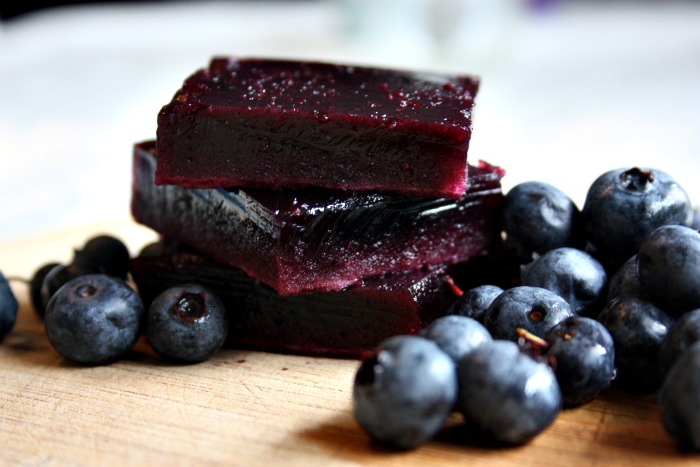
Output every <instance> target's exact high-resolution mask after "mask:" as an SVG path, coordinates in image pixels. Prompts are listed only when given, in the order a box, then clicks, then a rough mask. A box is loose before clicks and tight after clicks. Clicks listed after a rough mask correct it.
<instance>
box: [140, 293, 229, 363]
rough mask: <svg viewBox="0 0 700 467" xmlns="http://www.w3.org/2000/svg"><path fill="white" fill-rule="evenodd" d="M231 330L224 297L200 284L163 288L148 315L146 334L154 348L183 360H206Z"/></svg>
mask: <svg viewBox="0 0 700 467" xmlns="http://www.w3.org/2000/svg"><path fill="white" fill-rule="evenodd" d="M228 329H229V321H228V314H227V312H226V308H225V307H224V304H223V302H222V301H221V299H220V298H219V297H218V296H217V295H216V294H215V293H214V292H212V291H211V290H209V289H208V288H206V287H203V286H201V285H197V284H184V285H179V286H175V287H171V288H169V289H167V290H165V291H163V292H162V293H161V294H160V295H158V296H157V297H156V298H155V299H154V300H153V302H152V303H151V305H150V307H149V308H148V314H147V317H146V336H147V338H148V342H149V343H150V344H151V346H152V347H153V350H155V351H156V353H158V354H159V355H161V356H162V357H165V358H169V359H173V360H178V361H182V362H202V361H204V360H207V359H208V358H210V357H211V356H213V355H214V354H215V353H216V352H218V351H219V349H220V348H221V346H222V345H223V344H224V342H225V341H226V337H227V336H228Z"/></svg>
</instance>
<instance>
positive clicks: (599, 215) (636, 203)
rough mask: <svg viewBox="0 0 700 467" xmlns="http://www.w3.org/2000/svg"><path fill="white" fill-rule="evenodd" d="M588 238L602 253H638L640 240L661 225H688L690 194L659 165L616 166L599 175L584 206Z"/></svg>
mask: <svg viewBox="0 0 700 467" xmlns="http://www.w3.org/2000/svg"><path fill="white" fill-rule="evenodd" d="M582 214H583V220H584V224H585V229H586V233H587V235H588V239H589V240H590V242H591V243H592V244H593V245H594V247H595V248H596V249H597V250H598V251H599V252H600V254H601V255H605V256H608V257H615V258H620V259H621V261H620V264H622V262H623V261H625V260H627V258H629V257H630V256H632V255H634V254H635V253H637V250H638V249H639V246H640V245H641V243H642V240H644V238H645V237H646V236H647V235H648V234H649V233H651V232H652V231H653V230H654V229H656V228H657V227H661V226H662V225H669V224H680V225H689V224H690V222H691V219H692V212H691V204H690V199H689V198H688V195H687V193H686V192H685V191H684V190H683V188H681V186H680V185H679V184H678V183H677V182H676V181H675V180H674V179H673V178H672V177H671V176H669V175H668V174H666V173H665V172H662V171H660V170H656V169H648V168H638V167H634V168H631V169H625V168H621V169H616V170H611V171H609V172H606V173H604V174H602V175H601V176H600V177H598V178H597V179H596V180H595V181H594V182H593V184H592V185H591V186H590V188H589V190H588V194H587V196H586V200H585V202H584V205H583V209H582Z"/></svg>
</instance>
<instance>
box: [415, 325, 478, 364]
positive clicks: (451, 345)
mask: <svg viewBox="0 0 700 467" xmlns="http://www.w3.org/2000/svg"><path fill="white" fill-rule="evenodd" d="M420 335H421V336H423V337H425V338H426V339H430V340H431V341H433V342H435V343H436V344H437V345H438V347H440V348H441V349H442V350H443V351H444V352H445V353H447V355H449V356H450V358H452V360H453V361H454V362H455V363H457V362H458V361H459V360H460V359H461V358H462V357H464V356H465V355H466V354H468V353H469V352H471V351H472V350H474V349H475V348H476V347H477V346H479V345H481V344H483V343H484V342H488V341H490V340H491V334H489V332H488V331H487V330H486V328H485V327H484V326H483V325H482V324H481V323H479V322H478V321H476V320H475V319H473V318H469V317H467V316H459V315H447V316H443V317H441V318H438V319H436V320H435V321H433V322H432V323H430V324H429V325H428V327H426V328H425V329H423V330H422V331H421V332H420Z"/></svg>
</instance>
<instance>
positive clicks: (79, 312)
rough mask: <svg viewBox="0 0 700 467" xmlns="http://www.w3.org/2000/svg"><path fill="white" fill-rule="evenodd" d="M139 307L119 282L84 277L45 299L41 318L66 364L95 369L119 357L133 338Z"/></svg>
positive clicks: (130, 291)
mask: <svg viewBox="0 0 700 467" xmlns="http://www.w3.org/2000/svg"><path fill="white" fill-rule="evenodd" d="M142 315H143V303H142V302H141V299H140V298H139V296H138V295H137V294H136V292H135V291H134V290H133V289H132V288H131V287H129V286H128V285H127V283H126V282H124V281H123V280H121V279H118V278H116V277H111V276H107V275H104V274H86V275H81V276H78V277H76V278H74V279H71V280H70V281H68V282H67V283H66V284H64V285H63V286H62V287H61V288H60V289H58V291H56V293H55V294H54V296H53V297H52V298H51V300H50V301H49V304H48V306H47V307H46V314H45V316H44V321H45V327H46V335H47V337H48V339H49V342H50V343H51V345H52V346H53V348H54V349H55V350H56V352H58V353H59V354H61V355H62V356H63V357H65V358H66V359H68V360H71V361H73V362H76V363H81V364H84V365H100V364H105V363H109V362H112V361H115V360H117V359H119V358H120V357H121V356H123V355H124V354H125V353H126V352H127V351H129V350H130V349H131V348H132V347H133V345H134V343H135V342H136V339H137V338H138V336H139V323H140V320H141V316H142Z"/></svg>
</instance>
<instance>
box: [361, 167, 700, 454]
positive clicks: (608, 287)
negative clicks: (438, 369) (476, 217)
mask: <svg viewBox="0 0 700 467" xmlns="http://www.w3.org/2000/svg"><path fill="white" fill-rule="evenodd" d="M697 212H698V210H697V209H695V210H693V208H692V205H691V202H690V200H689V198H688V196H687V194H686V192H685V191H684V190H683V189H682V188H681V187H680V185H679V184H678V183H677V182H676V181H675V180H674V179H673V178H672V177H670V176H669V175H668V174H666V173H664V172H662V171H660V170H656V169H649V168H638V167H634V168H630V169H625V168H623V169H617V170H612V171H609V172H606V173H604V174H603V175H601V176H600V177H598V179H596V180H595V181H594V182H593V183H592V185H591V186H590V188H589V191H588V194H587V197H586V199H585V202H584V205H583V208H582V209H579V208H578V207H577V206H576V205H575V203H574V202H573V201H572V200H571V199H570V198H569V197H568V196H566V195H565V194H564V193H563V192H562V191H560V190H559V189H557V188H556V187H554V186H552V185H549V184H545V183H540V182H526V183H522V184H520V185H517V186H515V187H514V188H512V189H511V190H510V191H509V192H508V193H507V195H506V197H505V202H504V206H503V211H502V219H503V222H502V232H501V237H502V239H503V242H502V250H501V251H500V252H496V253H493V254H492V258H491V261H493V262H494V263H495V264H496V265H497V267H498V269H499V270H500V271H501V272H502V274H501V275H497V276H493V275H485V276H484V277H488V279H487V280H488V283H480V284H477V285H476V286H474V285H473V276H474V270H473V269H472V270H470V273H471V275H472V277H470V278H464V279H463V280H462V281H461V282H460V277H458V276H457V275H455V276H454V277H453V280H454V282H455V283H457V284H460V283H464V284H468V285H469V287H467V288H466V290H465V292H464V293H463V294H461V296H459V298H458V299H457V300H456V302H455V303H454V305H453V306H452V307H451V308H450V309H449V311H448V313H450V314H451V316H447V317H446V318H442V319H439V320H438V321H436V322H434V323H433V324H432V325H430V326H429V327H428V328H426V329H425V330H424V331H422V332H421V333H420V335H419V336H414V337H413V338H411V339H408V338H404V339H401V340H395V341H393V344H392V345H391V346H386V345H385V343H382V344H380V345H379V346H378V348H377V349H376V351H375V353H374V355H373V357H372V358H369V359H367V360H365V361H363V362H362V364H361V365H360V369H359V370H358V374H357V378H356V379H355V382H354V391H353V394H354V401H355V404H354V413H355V417H356V419H357V421H358V423H359V424H360V426H361V427H362V428H364V429H365V430H366V431H367V433H368V434H370V435H371V436H372V437H374V438H377V439H380V440H383V441H385V442H387V443H389V444H393V445H395V446H398V447H400V448H404V449H405V448H413V447H416V446H418V445H419V444H420V443H421V442H424V441H425V440H427V439H429V438H430V437H431V436H433V435H434V434H435V433H437V431H439V430H440V429H441V426H442V425H440V424H439V423H437V422H436V419H435V417H437V418H439V419H440V420H441V421H442V423H444V422H445V420H447V418H448V417H449V416H450V414H451V413H453V412H455V411H457V412H461V413H462V414H463V417H464V419H465V421H466V423H467V425H468V426H471V427H473V428H474V429H476V430H477V431H478V432H480V433H486V434H487V435H488V436H489V437H491V438H493V439H495V440H497V441H499V442H501V443H506V444H521V443H524V442H527V441H528V440H530V439H531V438H532V437H533V436H535V435H537V434H538V433H539V432H541V431H542V430H544V429H545V428H546V427H547V426H549V424H551V423H552V421H553V420H554V418H555V417H556V415H557V413H558V412H559V410H561V409H562V408H573V407H576V406H580V405H582V404H586V403H588V402H590V401H592V400H593V399H594V398H596V397H597V396H598V394H600V392H601V391H603V390H604V389H606V388H607V387H608V386H610V385H613V384H614V385H616V386H618V387H619V388H621V390H633V391H637V392H647V393H648V392H654V391H658V392H659V406H660V412H661V415H662V420H663V424H664V426H665V428H666V429H667V431H668V432H669V433H670V434H671V435H672V436H673V437H674V438H675V439H676V440H677V441H678V442H679V443H680V444H683V445H686V446H691V447H693V448H694V449H700V376H698V375H700V233H699V232H698V230H697V229H698V227H700V226H698V225H697V223H698V215H697ZM494 258H495V259H494ZM456 274H458V273H456ZM470 281H471V282H470ZM477 325H478V326H481V328H480V329H481V332H476V331H474V328H475V327H476V326H477ZM423 341H428V342H432V343H434V344H436V345H434V346H430V345H427V344H426V343H425V342H423ZM414 346H415V347H414ZM403 347H408V348H418V347H420V348H424V349H425V350H424V351H423V352H421V353H417V354H416V353H410V352H408V351H406V350H405V349H403ZM409 354H410V355H412V356H411V359H414V360H413V361H411V360H410V359H407V357H406V355H409ZM445 356H448V357H450V358H451V360H452V361H453V364H454V365H453V369H452V371H451V372H450V371H448V370H443V371H444V372H447V373H451V375H452V377H451V378H448V377H447V376H445V375H444V374H443V375H441V381H442V383H440V384H441V385H442V386H441V387H443V389H444V388H446V387H450V388H452V387H455V385H456V388H457V390H456V396H453V395H452V392H453V391H452V390H451V389H450V390H445V391H444V398H443V399H441V400H440V403H439V404H437V403H435V402H428V401H427V400H426V401H423V402H425V403H426V404H429V405H428V406H421V405H420V404H418V403H415V400H417V398H416V397H414V396H416V395H415V394H413V391H414V390H416V388H418V387H422V388H426V387H429V386H430V385H431V384H434V383H435V382H434V381H427V378H429V377H430V375H429V374H418V373H410V374H406V372H409V371H411V368H413V367H416V366H417V365H418V364H417V362H416V360H415V359H419V360H420V361H421V362H423V363H425V362H426V361H430V360H431V359H444V357H445ZM397 368H401V372H402V374H401V382H400V384H397V380H395V379H394V378H395V376H396V374H395V371H396V369H397ZM448 380H449V381H448ZM435 384H437V383H435ZM389 388H391V389H389ZM438 393H439V391H436V392H434V393H433V394H438ZM405 397H408V399H402V398H405ZM397 401H400V402H397ZM394 403H398V405H399V406H400V407H401V409H400V410H398V409H397V410H389V411H387V410H386V407H388V406H391V404H394ZM386 404H389V405H386ZM438 405H439V406H440V410H437V409H435V407H437V406H438ZM374 411H378V412H380V413H381V414H382V417H381V418H382V420H383V421H387V420H389V421H388V422H387V425H388V426H390V427H391V428H387V425H382V427H381V430H380V428H379V427H378V426H377V424H378V423H379V421H378V420H373V419H372V416H371V415H370V414H372V413H373V412H374ZM428 415H429V416H430V417H432V420H431V423H429V424H421V420H422V419H423V418H424V417H426V416H428ZM407 425H410V426H411V427H412V428H411V430H412V433H413V435H412V436H410V437H408V438H406V437H404V435H405V432H404V430H405V428H406V426H407ZM417 427H420V428H417ZM380 431H381V434H379V433H380Z"/></svg>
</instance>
